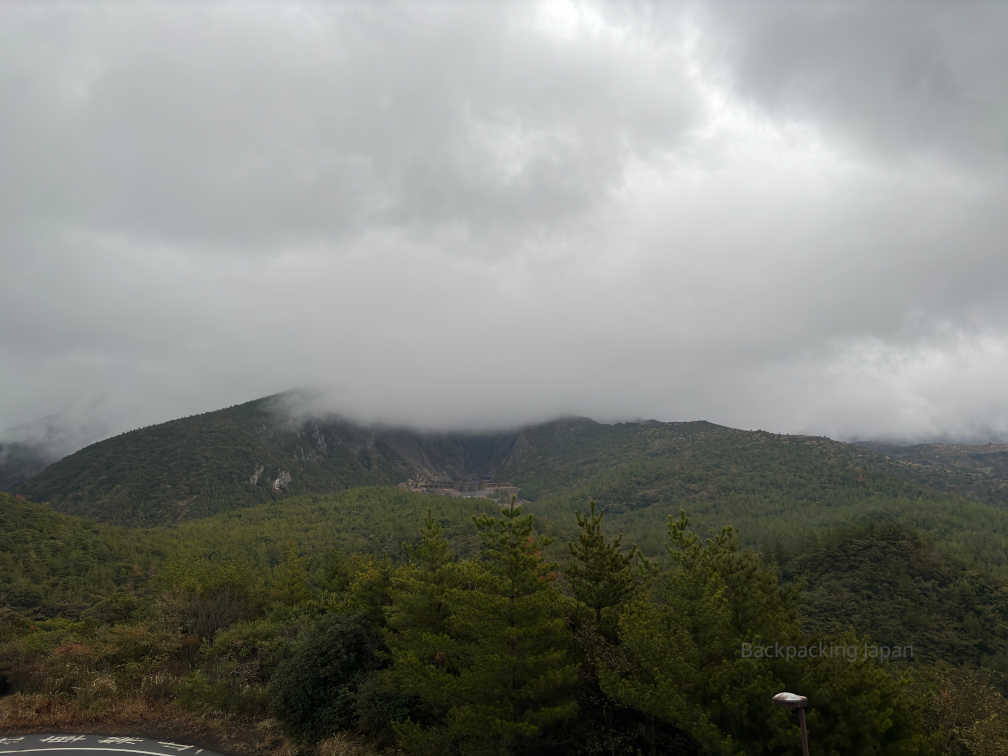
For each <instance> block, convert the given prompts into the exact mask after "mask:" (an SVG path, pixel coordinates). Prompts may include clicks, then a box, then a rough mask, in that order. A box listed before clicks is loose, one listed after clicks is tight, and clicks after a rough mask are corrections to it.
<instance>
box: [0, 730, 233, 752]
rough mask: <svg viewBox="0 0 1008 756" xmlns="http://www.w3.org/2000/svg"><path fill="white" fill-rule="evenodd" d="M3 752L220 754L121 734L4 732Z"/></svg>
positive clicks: (1, 739)
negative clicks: (20, 733) (18, 733)
mask: <svg viewBox="0 0 1008 756" xmlns="http://www.w3.org/2000/svg"><path fill="white" fill-rule="evenodd" d="M0 753H80V754H85V753H86V754H116V753H140V754H148V756H179V754H182V755H183V756H196V754H200V756H220V755H219V754H216V753H214V752H213V751H208V750H206V749H205V748H200V747H199V746H194V745H188V744H186V743H176V742H173V741H170V740H150V739H149V738H131V737H123V736H121V735H0Z"/></svg>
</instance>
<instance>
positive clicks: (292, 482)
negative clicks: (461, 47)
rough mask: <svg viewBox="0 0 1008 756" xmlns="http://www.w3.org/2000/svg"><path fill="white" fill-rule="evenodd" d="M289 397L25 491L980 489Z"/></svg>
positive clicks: (722, 495) (567, 493) (757, 448)
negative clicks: (428, 427)
mask: <svg viewBox="0 0 1008 756" xmlns="http://www.w3.org/2000/svg"><path fill="white" fill-rule="evenodd" d="M287 404H288V402H287V397H286V396H285V395H278V396H274V397H267V398H264V399H259V400H256V401H252V402H248V403H246V404H242V405H237V406H234V407H230V408H227V409H224V410H219V411H216V412H208V413H205V414H202V415H196V416H193V417H187V418H181V419H178V420H172V421H170V422H167V423H162V424H160V425H155V426H151V427H148V428H143V429H139V430H134V431H131V432H129V433H125V434H122V435H120V436H116V437H114V438H110V439H107V440H105V441H102V442H99V443H97V444H93V445H91V446H88V447H86V448H84V449H82V450H80V451H78V452H77V453H75V454H72V455H70V456H69V457H66V458H64V459H62V460H60V461H59V462H57V463H55V464H53V465H51V466H49V467H48V468H46V469H45V470H44V471H42V472H41V473H40V474H38V475H36V476H35V477H34V478H32V479H30V480H28V481H27V482H26V483H24V484H22V485H21V486H20V487H19V490H20V491H22V492H23V493H25V494H27V495H28V496H30V497H31V498H33V499H35V500H40V501H49V502H50V503H52V504H53V506H54V507H56V508H57V509H58V510H60V511H63V512H68V513H72V514H82V515H87V516H90V517H94V518H97V519H101V520H105V521H109V522H116V523H123V524H131V525H136V524H156V523H164V522H175V521H178V520H181V519H188V518H192V517H202V516H207V515H210V514H213V513H215V512H219V511H224V510H227V509H231V508H234V507H238V506H248V505H252V504H255V503H257V502H264V501H272V500H275V499H278V498H281V497H284V496H288V495H296V494H303V493H309V492H316V493H323V492H331V491H338V490H344V489H346V488H349V487H352V486H361V485H396V484H402V483H406V482H407V481H412V483H413V484H415V485H419V486H421V487H423V486H424V485H426V484H428V483H432V482H440V483H443V484H446V485H459V486H463V485H464V484H466V483H467V482H472V481H490V480H493V481H496V482H497V483H510V484H514V485H516V486H518V487H519V489H520V496H521V497H522V498H523V499H526V500H530V501H536V500H538V501H541V502H546V501H549V502H550V506H552V507H559V508H560V509H561V510H563V511H567V512H570V511H571V507H572V506H575V505H577V504H578V503H579V502H582V501H584V500H585V498H586V497H594V498H597V499H599V500H600V501H603V502H604V503H605V506H606V507H607V509H609V510H611V511H615V512H633V511H636V510H646V509H647V508H648V507H651V506H654V505H661V507H663V508H666V507H669V506H671V507H673V508H675V507H678V506H683V507H685V508H687V509H689V510H690V511H698V510H702V509H704V508H708V507H710V508H714V509H715V510H720V511H721V513H722V514H724V515H725V516H728V517H731V516H734V515H736V514H744V513H746V512H756V513H760V514H764V513H769V514H772V513H773V511H775V510H778V509H779V510H783V509H790V508H793V507H795V506H802V507H805V506H808V507H817V508H821V507H824V506H836V505H837V504H840V503H850V502H854V501H868V500H875V499H878V498H879V497H885V498H889V499H893V498H901V499H906V500H920V499H927V500H934V499H936V497H937V498H942V497H943V496H944V497H945V498H947V497H948V496H949V495H959V494H964V495H969V494H971V493H973V488H972V484H971V479H966V478H963V477H962V475H961V474H960V473H959V472H956V471H954V470H953V471H949V472H948V473H947V474H945V473H942V472H941V471H940V470H939V471H936V470H934V469H930V468H929V469H928V470H927V471H926V474H923V473H921V472H920V471H919V470H918V468H917V467H914V466H911V465H908V464H906V463H904V462H903V461H901V460H895V459H891V458H890V459H887V458H886V457H884V456H882V455H880V454H878V453H876V452H875V451H873V450H871V449H867V448H864V447H861V446H855V445H851V444H843V443H839V442H836V441H831V440H829V439H826V438H819V437H809V436H784V435H778V434H773V433H767V432H764V431H742V430H735V429H732V428H726V427H723V426H718V425H714V424H711V423H707V422H688V423H661V422H655V421H648V422H634V423H616V424H603V423H597V422H594V421H592V420H589V419H587V418H565V419H559V420H554V421H551V422H546V423H541V424H538V425H534V426H530V427H526V428H522V429H518V430H514V431H507V432H499V433H483V434H476V433H429V432H428V433H425V432H419V431H413V430H408V429H402V428H390V427H384V426H361V425H358V424H355V423H352V422H349V421H347V420H345V419H341V418H337V417H332V416H329V417H325V418H318V419H316V418H309V417H303V416H296V415H292V414H290V413H288V412H287V411H286V409H285V408H286V407H287ZM984 499H985V501H990V499H989V497H984ZM991 503H993V502H991Z"/></svg>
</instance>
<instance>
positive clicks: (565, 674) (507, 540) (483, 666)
mask: <svg viewBox="0 0 1008 756" xmlns="http://www.w3.org/2000/svg"><path fill="white" fill-rule="evenodd" d="M474 520H475V523H476V527H477V530H478V531H479V535H480V539H481V546H482V548H481V557H482V559H481V562H480V563H479V564H478V565H472V569H471V571H470V573H469V575H468V581H469V584H468V585H466V586H462V587H461V588H460V589H457V590H456V591H454V592H453V593H454V612H453V615H452V619H451V625H452V632H453V633H454V635H455V636H456V637H457V638H458V639H459V640H460V643H461V644H462V648H463V652H462V659H463V663H464V667H463V668H462V669H461V670H460V675H459V678H458V687H457V688H456V690H455V691H454V695H455V696H456V700H455V704H454V705H453V706H452V707H451V709H450V711H449V712H448V716H447V718H446V722H447V724H448V726H449V727H450V728H451V730H452V732H453V733H454V738H455V743H456V747H457V748H458V750H459V751H461V752H462V753H473V754H476V753H500V754H505V753H516V752H523V753H530V752H535V751H537V750H541V751H544V752H545V751H549V750H551V748H552V747H553V746H551V741H550V737H551V734H552V733H553V732H555V728H556V726H557V725H559V724H561V723H563V722H565V721H567V720H569V719H570V718H572V717H573V716H574V715H575V714H576V711H577V704H576V702H575V700H574V690H573V689H574V685H575V683H576V676H577V669H576V666H575V665H574V664H572V663H571V660H570V658H569V656H568V648H569V646H570V642H571V638H570V632H569V630H568V628H567V627H566V623H565V620H564V612H563V605H562V597H561V596H560V594H559V592H558V591H557V590H556V588H555V586H554V583H555V580H556V578H557V572H556V565H554V564H551V563H550V562H548V561H546V560H545V559H544V558H543V552H542V549H543V547H544V546H545V545H547V543H546V542H545V541H544V540H538V539H537V537H536V534H535V529H534V521H533V518H532V516H531V515H524V514H522V512H521V507H520V506H519V505H518V504H517V503H516V502H515V501H514V500H513V499H512V501H511V504H510V506H509V507H507V508H506V509H504V510H503V511H502V512H501V516H500V517H499V518H496V517H489V516H486V515H483V516H480V517H476V518H474Z"/></svg>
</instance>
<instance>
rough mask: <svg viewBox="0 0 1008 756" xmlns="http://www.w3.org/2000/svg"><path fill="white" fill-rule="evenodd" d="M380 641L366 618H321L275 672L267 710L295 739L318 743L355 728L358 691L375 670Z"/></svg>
mask: <svg viewBox="0 0 1008 756" xmlns="http://www.w3.org/2000/svg"><path fill="white" fill-rule="evenodd" d="M380 648H381V640H380V636H379V634H378V631H377V629H376V628H375V627H374V626H372V625H369V624H368V623H367V621H366V615H365V614H364V613H361V612H357V613H353V614H334V615H329V616H326V617H323V618H322V619H321V620H319V621H318V622H317V623H316V624H315V626H314V627H313V628H312V629H311V630H309V631H308V632H307V633H306V635H305V636H304V638H303V639H302V640H301V641H300V642H299V643H298V644H297V646H296V647H295V649H294V653H293V655H292V656H291V658H290V659H287V660H286V661H284V662H283V663H282V664H280V666H279V667H278V668H277V671H276V674H275V675H274V677H273V681H272V685H271V690H270V698H271V701H272V708H273V711H274V712H275V714H276V717H277V719H279V720H280V721H281V722H282V723H283V724H284V727H285V728H286V730H287V731H288V732H289V733H290V734H291V735H292V736H293V737H295V738H298V739H301V740H305V741H309V740H321V739H322V738H324V737H326V736H328V735H332V734H333V733H335V732H338V731H340V730H349V729H353V728H355V727H356V725H357V710H356V709H357V690H358V687H359V686H360V684H361V682H362V681H363V680H364V679H365V678H366V677H367V676H368V674H369V673H370V672H372V671H373V670H375V669H377V668H378V666H379V660H378V652H379V650H380Z"/></svg>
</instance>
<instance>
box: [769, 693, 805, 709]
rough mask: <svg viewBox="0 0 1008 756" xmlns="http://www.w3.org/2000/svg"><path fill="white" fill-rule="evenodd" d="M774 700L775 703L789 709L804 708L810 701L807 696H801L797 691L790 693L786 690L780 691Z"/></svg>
mask: <svg viewBox="0 0 1008 756" xmlns="http://www.w3.org/2000/svg"><path fill="white" fill-rule="evenodd" d="M772 700H773V702H774V703H775V704H780V705H781V706H787V707H788V708H789V709H800V708H804V706H805V704H807V703H808V699H807V698H806V697H805V696H799V695H798V694H797V693H788V692H786V691H785V692H784V693H778V694H777V695H776V696H774V697H773V699H772Z"/></svg>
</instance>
